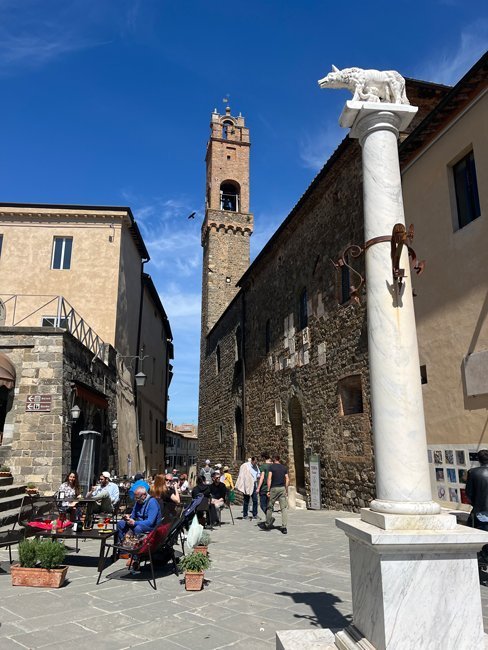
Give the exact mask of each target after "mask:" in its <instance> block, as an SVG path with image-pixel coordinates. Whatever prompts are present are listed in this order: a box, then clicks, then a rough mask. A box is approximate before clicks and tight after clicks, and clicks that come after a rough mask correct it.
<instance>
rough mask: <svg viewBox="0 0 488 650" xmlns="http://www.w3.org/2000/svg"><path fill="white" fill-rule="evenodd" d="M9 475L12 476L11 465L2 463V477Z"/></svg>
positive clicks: (0, 472) (0, 475)
mask: <svg viewBox="0 0 488 650" xmlns="http://www.w3.org/2000/svg"><path fill="white" fill-rule="evenodd" d="M8 476H12V474H11V473H10V467H8V465H2V466H1V467H0V478H5V477H8Z"/></svg>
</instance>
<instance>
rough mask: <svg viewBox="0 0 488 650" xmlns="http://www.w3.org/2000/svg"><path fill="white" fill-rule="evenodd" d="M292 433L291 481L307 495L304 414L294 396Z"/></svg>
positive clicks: (290, 444) (298, 490)
mask: <svg viewBox="0 0 488 650" xmlns="http://www.w3.org/2000/svg"><path fill="white" fill-rule="evenodd" d="M288 416H289V419H290V435H289V445H288V455H289V472H290V481H291V483H292V484H295V487H296V489H297V492H299V493H300V494H302V495H305V452H304V446H303V415H302V407H301V405H300V402H299V400H298V398H297V397H292V398H291V400H290V402H289V404H288Z"/></svg>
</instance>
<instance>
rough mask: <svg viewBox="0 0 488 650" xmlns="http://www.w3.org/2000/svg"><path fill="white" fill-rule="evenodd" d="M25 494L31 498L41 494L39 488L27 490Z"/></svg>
mask: <svg viewBox="0 0 488 650" xmlns="http://www.w3.org/2000/svg"><path fill="white" fill-rule="evenodd" d="M25 492H26V494H28V495H29V496H30V497H35V496H37V495H38V494H39V490H38V489H37V488H25Z"/></svg>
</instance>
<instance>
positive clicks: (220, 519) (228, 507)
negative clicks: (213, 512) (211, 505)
mask: <svg viewBox="0 0 488 650" xmlns="http://www.w3.org/2000/svg"><path fill="white" fill-rule="evenodd" d="M226 509H228V510H229V512H230V518H231V519H232V525H233V526H235V523H234V515H233V514H232V507H231V505H230V503H229V502H227V501H226V502H225V503H224V507H223V508H219V509H218V510H217V515H218V518H219V526H221V525H222V511H223V510H226Z"/></svg>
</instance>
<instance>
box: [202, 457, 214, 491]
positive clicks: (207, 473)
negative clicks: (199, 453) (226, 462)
mask: <svg viewBox="0 0 488 650" xmlns="http://www.w3.org/2000/svg"><path fill="white" fill-rule="evenodd" d="M212 471H213V470H212V468H211V466H210V460H209V459H208V458H207V460H206V461H205V467H202V469H201V470H200V476H201V477H202V478H203V480H204V481H205V484H206V485H211V484H212Z"/></svg>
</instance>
